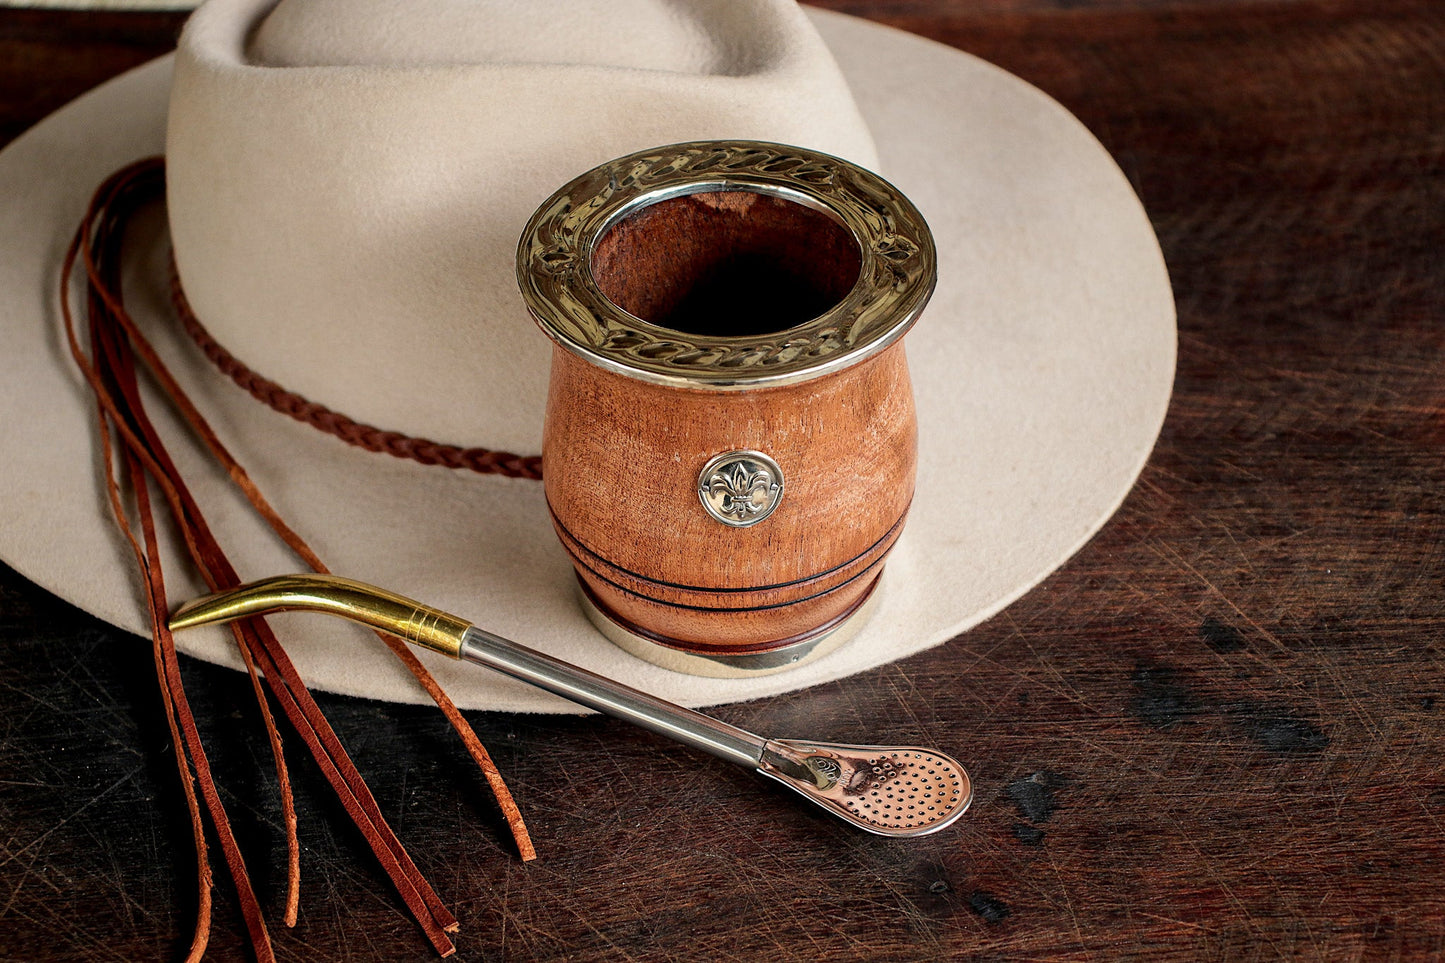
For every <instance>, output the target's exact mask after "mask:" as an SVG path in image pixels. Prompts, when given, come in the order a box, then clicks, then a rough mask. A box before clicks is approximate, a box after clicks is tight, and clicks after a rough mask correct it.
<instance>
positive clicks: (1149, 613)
mask: <svg viewBox="0 0 1445 963" xmlns="http://www.w3.org/2000/svg"><path fill="white" fill-rule="evenodd" d="M830 5H831V6H834V7H837V8H839V9H843V10H847V11H850V12H855V13H861V14H868V15H874V16H877V17H879V18H880V19H883V20H887V21H890V22H894V23H897V24H899V25H901V26H904V27H907V28H909V29H912V30H915V31H917V32H920V33H924V34H928V35H931V36H934V37H936V38H938V39H941V40H944V41H946V42H948V43H952V44H955V45H957V46H959V47H962V48H964V49H966V50H970V51H973V52H975V53H978V54H980V55H982V56H984V57H985V58H988V59H990V60H992V61H994V62H996V63H999V64H1001V65H1003V66H1004V67H1006V68H1008V69H1010V70H1012V71H1013V72H1015V73H1017V74H1019V75H1021V76H1023V77H1025V78H1027V79H1028V80H1030V81H1032V82H1034V83H1035V84H1037V85H1038V86H1040V87H1041V88H1043V89H1044V90H1046V91H1048V92H1049V93H1051V94H1052V95H1053V96H1055V97H1056V98H1058V99H1059V100H1061V101H1062V102H1063V103H1064V104H1065V105H1066V106H1068V107H1069V108H1070V109H1071V110H1073V111H1074V112H1075V113H1076V114H1077V115H1078V116H1079V117H1080V118H1081V119H1082V120H1083V121H1084V122H1085V123H1086V124H1087V125H1088V126H1089V127H1090V128H1091V129H1092V130H1093V131H1094V132H1095V133H1096V134H1097V135H1098V137H1099V138H1100V139H1101V140H1102V141H1103V143H1104V144H1105V145H1106V146H1107V147H1108V148H1109V149H1110V150H1111V151H1112V152H1113V153H1114V155H1115V156H1116V157H1117V158H1118V160H1119V163H1120V164H1121V166H1122V167H1123V169H1124V170H1125V172H1126V173H1127V175H1128V176H1129V178H1130V179H1131V181H1132V182H1133V183H1134V185H1135V187H1136V188H1137V190H1138V191H1139V193H1140V195H1141V197H1142V198H1143V200H1144V203H1145V204H1146V206H1147V207H1148V209H1149V212H1150V215H1151V216H1152V218H1153V220H1154V224H1155V226H1156V228H1157V230H1158V232H1159V236H1160V239H1161V241H1162V244H1163V248H1164V253H1165V257H1166V258H1167V260H1168V263H1169V267H1170V271H1171V274H1172V277H1173V280H1174V284H1175V288H1176V292H1177V297H1178V303H1179V314H1180V356H1179V375H1178V381H1177V386H1176V394H1175V398H1174V402H1173V405H1172V407H1171V409H1170V412H1169V416H1168V420H1167V423H1166V425H1165V427H1164V431H1163V436H1162V438H1161V440H1160V443H1159V447H1158V450H1157V451H1156V452H1155V454H1154V456H1153V458H1152V459H1151V461H1150V463H1149V465H1148V466H1147V467H1146V469H1145V470H1144V473H1143V477H1142V479H1141V481H1140V483H1139V485H1138V487H1137V488H1136V490H1135V491H1134V492H1133V494H1132V495H1131V496H1130V497H1129V499H1128V500H1127V502H1126V503H1125V504H1124V506H1123V508H1122V510H1121V511H1120V512H1119V514H1118V516H1117V517H1116V518H1115V519H1114V520H1113V521H1112V522H1111V523H1110V524H1109V525H1108V526H1107V527H1106V528H1105V529H1104V531H1103V532H1102V533H1101V534H1100V535H1099V537H1098V538H1096V539H1095V540H1094V541H1093V542H1092V543H1091V544H1090V545H1089V546H1087V547H1086V548H1085V549H1084V550H1083V551H1082V552H1080V553H1079V555H1078V556H1077V557H1076V558H1074V559H1073V560H1072V561H1071V562H1070V563H1069V564H1068V565H1066V566H1065V567H1064V568H1063V569H1061V570H1060V571H1059V572H1058V573H1056V574H1055V575H1054V576H1053V577H1051V578H1050V579H1049V580H1048V581H1047V582H1046V583H1045V584H1043V585H1042V586H1041V587H1039V588H1038V589H1037V590H1036V591H1034V592H1032V593H1030V594H1029V595H1028V596H1027V597H1025V598H1024V599H1022V600H1021V601H1019V602H1018V603H1016V604H1015V605H1013V606H1012V607H1010V608H1009V609H1008V610H1007V611H1006V612H1005V613H1004V614H1002V615H1000V616H999V617H997V618H995V619H994V620H992V621H991V622H989V623H988V624H986V625H983V626H981V627H979V628H977V629H975V630H974V631H972V632H970V633H968V634H966V635H964V636H963V637H961V638H958V639H955V640H954V641H953V642H951V643H949V644H947V645H945V646H943V647H941V648H938V649H935V650H933V651H931V652H928V653H925V654H923V655H920V656H917V657H915V658H912V659H909V660H907V661H905V662H901V663H898V664H896V665H891V666H888V667H885V668H881V669H878V670H876V671H873V672H870V673H867V674H864V675H861V676H857V677H854V678H850V679H846V680H843V681H840V682H836V683H833V684H830V685H825V686H821V687H818V688H816V689H812V690H809V691H806V692H801V693H797V694H794V695H790V696H784V697H781V698H777V699H772V700H769V701H767V702H761V703H756V704H747V705H737V706H729V707H724V708H722V709H721V710H719V714H720V715H721V716H722V717H724V718H726V719H728V720H730V721H733V722H736V723H739V724H741V725H744V726H747V727H751V728H753V729H755V730H757V731H761V732H766V733H779V734H787V733H797V734H810V735H814V736H820V737H830V738H835V739H840V740H857V741H868V740H877V741H880V742H919V743H923V744H927V745H936V746H940V747H948V748H951V749H953V750H955V751H956V752H957V753H958V754H959V755H960V756H962V757H963V758H964V759H966V760H967V761H968V762H969V763H970V764H971V768H972V770H973V774H974V777H975V779H976V785H977V801H976V803H975V805H974V809H973V810H972V812H971V814H970V815H969V816H968V817H966V819H965V821H964V822H963V823H962V824H961V825H959V826H958V827H957V828H956V829H954V830H952V831H948V832H945V833H943V834H941V835H938V836H935V837H929V838H927V839H924V840H921V841H913V842H907V841H889V840H883V839H876V838H871V837H865V836H862V835H859V834H857V833H855V832H853V831H851V830H849V829H847V828H845V827H843V826H842V825H839V824H835V823H833V822H831V821H830V820H829V818H828V817H826V816H824V815H821V814H814V813H812V812H809V811H807V810H805V809H804V808H803V807H802V806H800V805H798V804H796V803H795V802H794V801H793V800H792V799H791V798H789V797H788V796H787V794H786V792H785V791H784V790H782V789H780V788H779V789H774V788H770V787H769V786H767V785H764V784H762V783H761V782H760V781H759V780H757V779H755V778H753V777H751V776H749V775H748V774H746V773H744V772H742V771H738V770H733V769H731V768H729V767H726V766H724V765H720V764H716V763H713V762H712V761H710V760H709V759H707V758H705V757H701V756H699V755H698V754H696V753H693V752H691V751H688V750H685V749H682V748H680V747H674V746H672V745H670V744H664V743H662V742H660V741H659V740H657V739H655V738H652V737H650V736H647V735H645V734H642V733H640V732H635V731H633V730H631V729H629V728H627V727H625V726H623V725H620V724H614V723H612V722H607V721H600V720H595V719H583V720H578V719H538V718H528V717H517V716H506V715H497V714H485V713H478V714H474V715H473V717H472V718H473V719H474V721H475V723H476V726H477V728H478V730H479V732H480V733H481V735H482V737H483V739H484V740H485V741H486V742H487V743H488V744H489V746H491V747H492V749H493V751H494V753H495V755H496V757H497V761H498V763H499V764H500V766H501V767H502V769H503V770H504V771H505V772H506V774H507V776H508V777H509V779H510V780H511V785H512V787H513V790H514V792H515V793H516V796H517V798H518V800H519V802H520V803H521V805H522V807H523V810H524V811H525V812H526V814H527V816H528V817H529V820H530V823H531V826H532V830H533V833H534V834H535V838H536V841H537V844H538V848H539V850H540V851H541V854H542V855H541V858H540V859H539V860H538V861H537V862H535V863H532V864H528V865H523V864H521V863H519V862H518V861H517V860H516V859H515V858H514V857H513V856H512V855H511V853H510V851H509V849H508V848H507V846H506V845H505V844H504V843H503V838H504V831H503V829H502V827H501V825H500V823H499V819H498V817H497V814H496V813H495V812H494V811H493V809H492V808H491V806H490V805H489V804H488V803H487V802H485V801H484V800H485V793H484V790H483V788H482V787H481V785H480V781H479V778H478V777H477V776H475V775H474V774H473V773H472V772H471V770H470V769H469V767H468V766H467V764H466V761H465V758H464V756H463V754H462V751H461V749H460V748H459V747H458V746H457V744H456V743H455V741H454V740H453V739H452V738H451V737H450V735H449V733H448V731H447V728H446V724H445V723H444V722H443V721H442V719H441V717H440V715H439V714H437V713H436V712H434V711H428V710H426V709H421V708H412V707H402V706H392V705H385V704H375V703H369V702H360V701H354V700H348V699H341V698H332V697H321V698H320V702H321V703H322V705H323V707H324V708H325V709H326V711H327V713H328V714H329V716H330V718H331V719H332V721H333V723H334V724H335V726H336V728H337V730H338V731H339V732H340V734H341V736H342V738H343V739H344V740H345V741H346V743H347V745H348V746H349V747H350V749H351V750H352V752H353V753H354V754H355V757H356V761H357V763H358V765H359V766H360V768H361V769H362V771H363V772H364V773H365V774H366V775H367V777H368V778H369V779H370V781H371V784H372V786H373V787H374V789H375V791H376V793H377V796H378V799H379V801H380V803H381V806H382V808H383V810H384V811H385V812H386V813H387V814H388V815H389V817H390V818H392V819H393V820H394V822H395V826H396V828H397V830H398V832H399V834H400V835H401V837H402V838H403V839H404V840H405V841H406V842H407V843H408V845H409V846H410V848H411V851H412V853H413V854H414V856H415V857H416V859H417V862H418V863H419V865H420V866H421V867H422V868H423V870H425V871H426V872H428V874H429V875H430V877H431V878H432V880H433V881H434V883H435V884H436V886H437V888H438V890H439V891H440V892H441V893H442V895H443V897H444V898H445V899H447V900H448V901H449V903H450V905H451V906H452V908H453V909H454V910H455V912H456V913H457V915H458V916H459V917H460V919H461V921H462V931H461V934H460V937H459V941H460V947H461V949H460V951H459V953H458V958H460V959H464V960H482V959H487V960H496V959H507V960H591V959H635V960H724V959H747V958H760V957H764V956H766V957H768V958H771V959H776V960H824V959H826V960H926V959H940V958H945V957H950V956H977V957H979V958H984V959H1020V958H1050V959H1071V960H1113V959H1122V958H1137V959H1163V960H1171V959H1177V960H1185V959H1267V958H1279V957H1292V958H1306V959H1330V960H1345V959H1359V958H1362V957H1363V958H1367V959H1428V958H1441V957H1442V956H1445V772H1442V770H1445V641H1442V630H1445V588H1442V578H1445V558H1442V545H1441V540H1442V535H1445V495H1442V492H1445V317H1442V313H1445V254H1442V251H1445V7H1442V5H1440V4H1438V3H1436V2H1432V0H1418V2H1415V0H1295V2H1281V3H1260V2H1232V3H1226V2H1207V0H1195V2H1188V3H1182V2H1181V3H1174V2H1168V0H1152V2H1146V0H1138V2H1132V0H1108V2H1079V0H1072V2H1068V0H1053V2H1050V0H996V2H992V3H977V2H963V0H958V2H953V3H945V2H937V3H933V2H922V0H919V2H903V0H894V2H887V0H877V2H864V0H833V2H831V3H830ZM180 22H181V17H180V16H179V15H151V14H146V15H141V14H131V15H119V14H111V15H83V16H82V15H75V14H61V13H53V12H36V11H5V12H0V138H3V139H8V138H9V137H12V136H14V135H15V134H17V133H19V132H20V131H21V130H22V129H23V128H24V127H26V126H28V125H29V124H30V123H32V122H34V121H35V120H36V119H38V118H39V117H41V116H43V115H44V114H45V113H46V112H48V111H50V110H51V109H53V108H55V107H56V106H59V105H60V104H61V103H62V102H64V101H65V100H67V99H68V98H70V97H71V96H74V95H75V94H77V93H79V92H81V91H82V90H84V89H86V88H88V87H89V86H91V85H93V84H94V83H95V82H98V81H99V80H101V79H103V78H104V77H106V76H109V75H110V74H113V73H115V72H117V71H118V70H120V69H121V68H123V67H125V66H128V65H130V64H132V63H135V62H138V61H140V60H143V59H146V58H148V57H150V56H152V55H154V54H157V53H160V52H162V51H164V50H165V49H166V48H167V47H168V46H169V44H170V43H171V40H172V38H173V36H174V34H175V31H176V29H177V28H178V25H179V23H180ZM184 668H185V676H186V682H187V686H188V688H189V691H190V693H191V698H192V700H193V702H194V704H195V705H196V706H197V709H198V713H197V714H198V716H199V717H200V718H201V719H202V720H203V725H204V730H205V731H204V734H205V737H206V739H207V744H208V745H209V746H210V747H211V751H212V754H213V761H214V764H215V765H216V767H217V771H218V773H219V780H220V782H221V785H222V788H223V792H224V793H225V797H226V802H227V803H228V805H229V806H230V809H231V812H232V813H233V815H234V818H235V820H236V823H237V827H238V830H239V831H240V834H241V839H242V845H243V847H244V848H245V851H246V852H247V853H248V854H249V857H250V859H251V861H252V865H253V867H255V869H254V872H255V874H256V876H257V878H258V881H259V884H260V888H261V895H262V899H263V900H264V902H265V905H266V906H267V907H268V912H270V914H271V915H272V918H273V920H275V919H276V918H277V917H279V912H280V905H279V904H280V896H281V894H280V892H279V887H280V883H281V879H282V872H283V859H284V857H283V849H284V847H283V846H282V842H281V835H280V832H279V829H278V820H279V811H278V804H277V801H276V796H275V792H274V788H275V787H274V776H273V775H272V771H271V767H270V763H269V761H268V758H267V751H266V749H265V747H264V741H263V740H262V739H261V738H260V736H259V735H258V730H257V729H256V727H255V709H254V705H253V704H252V702H251V697H250V693H249V685H248V684H247V683H246V681H245V680H244V679H243V677H241V676H240V675H237V674H234V673H231V672H228V671H223V670H220V669H216V668H213V667H210V666H205V665H199V664H195V663H193V662H187V663H186V665H185V667H184ZM296 748H297V747H295V746H293V749H296ZM293 755H294V756H295V757H299V756H301V755H302V753H300V752H294V753H293ZM294 768H295V774H296V777H297V778H298V781H299V786H298V790H299V795H300V803H301V805H302V807H303V812H304V816H303V821H302V826H301V833H302V842H303V845H304V847H305V850H304V855H303V862H304V867H303V870H304V874H305V876H304V883H305V888H304V892H303V899H302V907H301V919H300V923H299V925H298V926H297V927H296V928H295V929H294V930H290V931H287V930H285V929H283V928H282V927H281V926H280V925H279V923H273V932H274V934H275V937H276V941H277V945H278V948H279V951H280V953H281V955H282V957H283V958H285V959H288V960H371V959H416V960H423V959H427V958H429V951H428V950H427V948H426V946H425V944H424V942H423V940H422V938H421V936H420V934H419V932H418V931H417V930H416V929H415V928H414V926H413V925H412V924H411V923H410V922H408V920H407V918H406V917H405V916H404V913H403V911H402V909H401V907H400V904H399V903H398V901H397V899H396V897H395V896H394V895H393V893H392V892H391V891H389V889H388V888H387V886H386V884H385V882H384V880H383V879H382V878H381V877H380V874H379V873H378V872H377V870H376V869H375V867H374V866H373V865H372V864H371V863H370V861H369V860H368V858H366V856H365V854H364V853H363V851H362V848H361V846H360V844H359V840H358V838H357V836H356V835H355V834H354V832H352V831H350V830H348V829H347V828H345V821H344V819H343V818H342V816H341V815H340V813H339V811H338V809H337V807H336V806H334V805H333V804H331V803H329V802H327V801H326V793H325V792H324V790H323V787H322V786H320V785H318V782H317V780H316V779H314V778H313V777H311V776H310V775H309V771H308V768H307V767H305V766H303V765H296V766H295V767H294ZM183 823H184V817H183V812H182V803H181V799H180V795H179V792H178V789H177V786H176V783H175V777H174V769H173V767H172V764H171V762H170V760H169V758H168V756H167V736H166V729H165V724H164V721H163V719H162V716H161V711H160V708H159V703H158V699H157V696H156V693H155V682H154V678H153V675H152V670H151V668H150V657H149V650H148V646H147V644H146V643H144V642H142V641H141V640H139V639H136V638H132V637H129V636H126V635H123V634H121V633H118V632H116V631H115V630H113V629H111V628H109V627H107V626H105V625H102V624H100V623H98V622H96V621H95V620H93V619H91V618H89V617H87V616H85V615H83V614H81V613H79V612H76V611H75V610H73V609H71V608H69V607H67V606H66V605H65V604H63V603H61V602H59V601H57V600H56V599H54V598H53V597H52V596H50V595H48V594H47V593H45V592H43V591H41V590H39V589H37V588H35V587H34V586H32V585H30V584H28V583H27V582H26V581H25V580H24V579H22V578H20V577H19V576H17V575H15V574H13V573H11V572H8V571H0V959H4V960H103V959H124V960H132V959H172V958H176V957H178V956H179V954H180V953H181V952H182V950H183V948H184V940H185V939H186V937H187V934H188V929H187V927H188V926H189V921H190V919H191V915H192V912H193V910H194V907H193V905H192V904H191V901H192V896H191V893H190V882H189V876H190V873H191V866H190V862H191V858H192V857H191V854H190V851H189V842H188V838H187V837H186V835H185V833H184V831H183V829H182V828H181V827H182V826H183ZM217 892H218V898H219V910H218V916H217V920H216V930H215V933H214V935H213V938H212V947H213V952H212V956H213V958H215V959H218V960H229V959H239V958H244V956H245V950H244V944H243V942H242V938H241V936H240V932H239V923H238V919H237V918H236V916H235V913H234V909H233V903H232V898H231V895H230V893H229V891H228V889H227V887H226V886H225V885H224V884H222V885H220V886H219V887H218V890H217Z"/></svg>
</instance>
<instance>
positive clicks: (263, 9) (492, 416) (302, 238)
mask: <svg viewBox="0 0 1445 963" xmlns="http://www.w3.org/2000/svg"><path fill="white" fill-rule="evenodd" d="M722 138H728V139H760V140H771V141H775V142H781V143H788V144H798V145H802V146H806V147H811V148H814V149H816V150H821V151H824V152H827V153H831V154H836V155H838V156H841V157H845V158H847V159H850V160H853V161H855V162H856V163H859V164H861V165H863V166H865V167H873V166H875V164H876V159H875V155H874V153H873V145H872V142H871V139H870V138H869V135H868V131H867V129H866V126H865V125H864V123H863V121H862V119H861V116H860V115H859V113H858V111H857V109H856V107H855V106H854V104H853V101H852V98H851V95H850V93H849V92H848V89H847V87H846V84H845V83H844V81H843V79H842V77H841V75H840V74H839V72H838V69H837V67H836V65H835V64H834V62H833V60H832V57H831V55H830V54H829V52H828V50H827V48H826V47H825V46H824V45H823V43H822V41H821V40H820V39H819V37H818V36H817V35H816V33H815V32H814V31H813V28H812V26H811V24H810V23H809V22H808V20H807V19H806V17H805V16H804V15H803V13H802V12H801V11H800V10H798V9H797V8H796V6H795V5H794V4H793V3H792V2H791V0H727V2H721V0H715V2H706V0H696V2H691V3H667V4H663V3H660V2H657V0H628V2H622V3H619V2H615V0H610V2H608V0H597V2H578V0H569V2H567V3H565V4H564V3H560V2H558V0H540V2H537V3H533V4H505V3H500V2H495V0H493V2H487V0H472V2H464V0H425V2H418V0H347V2H345V3H341V2H339V0H282V2H281V3H280V4H277V5H275V6H274V9H272V5H271V3H270V2H268V0H211V2H210V3H208V4H207V5H206V6H205V7H203V8H202V9H201V10H200V11H198V12H197V14H196V15H195V16H194V17H193V18H192V20H191V22H190V23H189V24H188V25H187V28H186V31H185V33H184V34H183V36H182V38H181V45H180V50H179V53H178V56H177V62H176V73H175V85H174V88H173V92H172V98H171V107H170V118H169V129H168V134H167V158H168V175H167V193H168V203H169V207H170V221H171V231H172V237H173V242H174V245H175V254H176V261H177V266H178V269H179V273H180V278H181V282H182V286H183V287H184V290H185V294H186V297H187V299H188V300H189V302H190V304H191V307H192V308H193V309H194V311H195V313H196V315H197V316H198V317H199V318H200V319H201V320H202V321H203V323H204V324H205V325H206V326H207V327H208V329H209V330H210V332H211V334H212V335H213V336H214V337H215V338H216V340H217V341H219V342H220V343H221V344H222V345H224V346H225V347H226V348H227V349H229V350H230V351H231V353H233V354H234V355H235V356H236V357H237V358H239V359H240V360H241V361H242V362H244V363H245V364H246V365H248V366H250V367H251V368H252V369H254V370H255V371H257V372H259V373H261V374H263V375H265V376H266V377H268V378H270V379H272V380H274V381H277V382H279V383H280V384H282V385H284V386H286V387H287V388H289V389H291V390H292V391H295V392H297V393H299V394H302V395H305V396H306V397H308V398H309V399H311V400H313V401H316V402H320V403H322V404H325V405H328V406H330V407H332V408H335V409H337V410H339V411H342V412H345V413H346V414H347V415H349V416H351V417H352V418H355V419H358V420H360V421H363V422H368V423H371V424H374V425H378V426H381V427H384V428H388V429H393V430H396V431H401V432H404V433H407V434H413V435H421V436H425V437H429V438H435V439H438V440H441V441H445V442H448V443H452V444H459V445H478V446H485V447H492V448H507V449H510V450H514V451H520V452H534V451H537V450H539V449H540V439H541V424H542V407H543V404H544V401H545V393H546V387H545V386H546V377H547V363H548V355H549V346H548V343H547V341H546V339H545V338H543V337H541V336H540V335H539V334H538V332H537V331H536V329H535V328H534V327H533V326H532V325H531V323H530V321H529V320H528V318H527V314H526V311H525V309H524V307H523V305H522V302H521V299H520V296H519V295H518V292H517V290H516V286H515V280H514V278H513V274H512V259H513V252H514V250H515V244H516V239H517V237H518V235H519V234H520V232H521V230H522V227H523V226H524V225H525V223H526V222H527V219H528V217H529V216H530V214H531V213H532V211H533V210H534V209H535V208H536V206H537V205H538V204H539V203H540V202H541V201H542V200H543V199H545V198H546V197H547V196H548V195H549V194H551V193H552V192H553V191H554V190H555V189H556V188H557V187H558V186H559V185H561V184H563V183H565V182H567V181H568V180H570V179H571V178H573V177H574V176H576V175H577V174H579V173H581V172H582V171H585V170H587V169H589V168H591V167H594V166H596V165H597V164H600V163H602V162H604V161H607V160H609V159H611V158H613V157H617V156H620V155H623V154H626V153H629V152H632V151H635V150H639V149H643V148H647V147H651V146H655V145H659V144H667V143H675V142H679V141H686V140H698V139H722Z"/></svg>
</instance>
